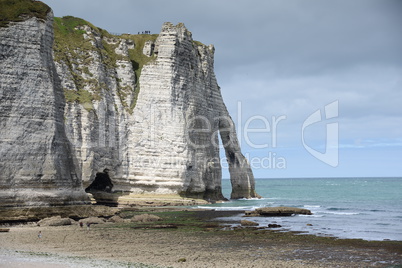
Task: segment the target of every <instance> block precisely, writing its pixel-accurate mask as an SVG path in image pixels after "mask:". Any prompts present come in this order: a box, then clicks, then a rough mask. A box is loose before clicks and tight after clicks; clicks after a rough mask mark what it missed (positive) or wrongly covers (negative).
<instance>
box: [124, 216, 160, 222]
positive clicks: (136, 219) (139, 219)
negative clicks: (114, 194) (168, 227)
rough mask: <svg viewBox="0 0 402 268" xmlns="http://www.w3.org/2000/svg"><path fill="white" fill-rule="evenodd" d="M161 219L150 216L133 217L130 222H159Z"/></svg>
mask: <svg viewBox="0 0 402 268" xmlns="http://www.w3.org/2000/svg"><path fill="white" fill-rule="evenodd" d="M161 220H162V218H161V217H158V216H156V215H152V214H141V215H135V216H134V217H132V218H131V222H153V221H161Z"/></svg>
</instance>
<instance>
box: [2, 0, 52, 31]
mask: <svg viewBox="0 0 402 268" xmlns="http://www.w3.org/2000/svg"><path fill="white" fill-rule="evenodd" d="M50 10H51V9H50V7H49V6H47V5H46V4H44V3H42V2H41V1H33V0H0V27H6V26H7V25H8V23H9V22H12V21H15V22H18V21H24V20H26V19H28V18H32V17H37V18H40V19H43V20H44V19H46V16H47V13H49V12H50Z"/></svg>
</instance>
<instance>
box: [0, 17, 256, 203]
mask: <svg viewBox="0 0 402 268" xmlns="http://www.w3.org/2000/svg"><path fill="white" fill-rule="evenodd" d="M52 23H53V16H52V13H51V12H49V13H48V14H47V17H46V18H45V19H43V18H37V17H32V18H27V19H26V20H25V21H22V22H14V23H10V24H9V25H7V27H2V28H0V86H1V88H0V101H1V102H0V124H1V128H0V145H1V147H0V158H1V159H0V160H1V161H0V200H1V206H35V205H52V206H54V205H68V204H86V203H87V200H88V197H87V195H86V194H85V193H84V191H83V188H82V186H84V187H86V186H88V185H89V184H90V183H91V181H93V180H94V178H95V175H96V173H97V172H99V171H102V170H103V169H105V168H107V169H109V170H110V171H109V175H110V177H111V179H112V181H113V184H114V188H113V190H114V192H119V193H120V195H117V196H118V202H122V201H121V200H122V198H123V197H124V196H130V195H134V194H140V193H141V194H142V193H152V194H160V195H163V194H174V195H181V196H187V197H198V198H204V199H211V200H220V199H223V198H224V197H223V196H222V192H221V166H220V156H219V149H220V148H219V139H221V144H223V147H224V150H225V153H226V156H227V158H228V163H229V171H230V176H231V182H232V186H233V191H232V195H231V198H252V197H258V195H257V193H256V192H255V186H254V177H253V174H252V171H251V169H250V167H249V164H248V163H247V161H246V160H245V158H244V156H243V155H242V153H241V151H240V148H239V144H238V141H237V137H236V133H235V127H234V124H233V121H232V119H231V117H230V115H229V114H228V111H227V109H226V106H225V104H224V102H223V99H222V96H221V93H220V88H219V86H218V84H217V81H216V78H215V74H214V47H213V46H206V45H203V44H201V43H199V42H196V41H194V40H193V39H192V35H191V32H189V31H188V30H187V29H186V27H185V26H184V25H183V24H178V25H176V26H175V25H172V24H171V23H165V24H164V25H163V26H162V30H161V33H160V34H159V35H149V34H148V35H129V34H123V35H119V36H115V35H111V34H109V33H107V32H106V31H104V30H102V29H99V28H97V27H95V26H93V25H92V24H90V23H88V22H86V21H84V20H81V19H77V18H73V17H65V18H55V23H54V28H55V42H54V45H53V25H52ZM52 48H53V51H52ZM63 93H64V94H63ZM63 95H64V96H63ZM82 184H83V185H82ZM125 200H127V199H125Z"/></svg>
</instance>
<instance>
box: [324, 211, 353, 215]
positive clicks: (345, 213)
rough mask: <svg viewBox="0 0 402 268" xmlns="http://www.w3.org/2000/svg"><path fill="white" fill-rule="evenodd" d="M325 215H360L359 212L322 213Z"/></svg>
mask: <svg viewBox="0 0 402 268" xmlns="http://www.w3.org/2000/svg"><path fill="white" fill-rule="evenodd" d="M321 213H324V214H332V215H360V213H359V212H335V211H322V212H321Z"/></svg>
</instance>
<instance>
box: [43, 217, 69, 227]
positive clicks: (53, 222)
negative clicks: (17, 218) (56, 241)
mask: <svg viewBox="0 0 402 268" xmlns="http://www.w3.org/2000/svg"><path fill="white" fill-rule="evenodd" d="M37 224H38V226H64V225H71V219H70V218H62V217H61V216H54V217H50V218H45V219H43V220H40V221H39V222H38V223H37Z"/></svg>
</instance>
